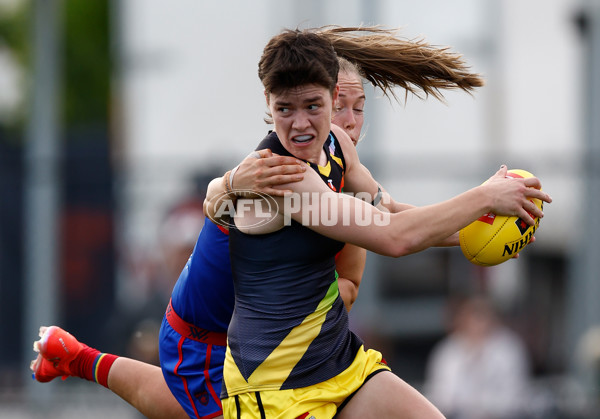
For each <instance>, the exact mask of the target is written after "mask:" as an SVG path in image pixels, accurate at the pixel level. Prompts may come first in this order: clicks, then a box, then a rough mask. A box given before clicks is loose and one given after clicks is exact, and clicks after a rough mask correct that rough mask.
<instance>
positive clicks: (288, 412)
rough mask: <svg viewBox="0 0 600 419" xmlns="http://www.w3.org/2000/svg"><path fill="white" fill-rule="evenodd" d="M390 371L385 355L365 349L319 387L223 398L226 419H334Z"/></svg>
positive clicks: (317, 385) (362, 348)
mask: <svg viewBox="0 0 600 419" xmlns="http://www.w3.org/2000/svg"><path fill="white" fill-rule="evenodd" d="M383 371H390V368H389V367H388V366H387V365H386V364H385V361H383V360H382V357H381V353H379V352H377V351H374V350H372V349H369V350H368V351H365V350H364V347H361V348H360V349H359V350H358V353H357V354H356V357H355V358H354V361H353V362H352V364H351V365H350V366H349V367H348V368H346V369H345V370H344V371H343V372H342V373H341V374H339V375H337V376H335V377H333V378H330V379H329V380H327V381H324V382H322V383H319V384H315V385H312V386H308V387H303V388H298V389H291V390H270V391H260V392H259V391H256V392H253V393H242V394H238V395H235V396H230V397H228V398H226V399H223V413H224V416H225V418H236V419H255V418H256V419H264V418H269V419H271V418H282V419H283V418H285V419H294V418H296V419H310V418H315V419H330V418H333V417H334V416H335V415H336V414H337V413H338V412H341V410H342V409H343V408H344V406H345V405H346V403H348V402H349V401H350V399H351V398H352V396H353V395H354V394H355V393H356V392H357V391H358V390H359V389H360V388H361V387H362V386H363V384H364V383H366V382H367V381H368V380H369V379H370V378H371V377H373V376H374V375H375V374H378V373H380V372H383Z"/></svg>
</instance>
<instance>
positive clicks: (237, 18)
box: [116, 0, 582, 249]
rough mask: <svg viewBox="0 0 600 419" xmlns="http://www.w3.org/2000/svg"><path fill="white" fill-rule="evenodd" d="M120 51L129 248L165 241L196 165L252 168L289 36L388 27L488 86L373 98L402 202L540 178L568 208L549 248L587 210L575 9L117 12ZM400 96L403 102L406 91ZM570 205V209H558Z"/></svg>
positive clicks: (554, 211) (331, 5)
mask: <svg viewBox="0 0 600 419" xmlns="http://www.w3.org/2000/svg"><path fill="white" fill-rule="evenodd" d="M116 4H117V5H118V6H119V7H120V13H121V19H122V21H121V26H120V29H119V30H120V33H121V36H122V38H121V39H120V40H119V45H120V48H121V50H122V53H123V58H124V59H123V63H122V79H121V82H122V88H121V90H120V95H121V104H122V115H121V120H122V127H121V128H122V132H121V137H122V142H123V145H124V148H123V150H124V157H125V162H126V165H125V171H124V172H123V174H124V175H123V178H122V194H123V195H122V196H123V197H124V198H125V201H124V203H125V205H124V207H123V210H124V213H123V214H124V217H123V220H122V226H123V231H122V233H123V239H124V241H125V243H127V244H129V245H132V246H137V245H144V243H149V242H151V241H152V240H153V238H154V234H155V231H154V230H153V229H152V228H149V226H156V225H157V224H158V222H159V220H160V216H161V215H162V212H163V211H164V209H165V208H166V206H168V204H170V203H172V202H173V200H174V199H176V198H177V197H178V196H179V195H180V194H181V193H183V191H184V190H185V188H186V187H187V177H188V175H189V174H190V173H191V172H192V171H194V170H197V169H201V168H205V167H210V166H215V165H218V164H219V163H222V164H223V165H224V167H225V168H226V167H227V166H233V164H234V163H235V162H237V161H239V160H240V159H241V158H243V156H244V155H246V154H247V153H248V152H249V151H250V150H251V149H252V148H253V147H254V145H255V144H256V142H257V141H258V140H259V139H260V138H262V136H263V135H264V133H265V130H266V128H267V127H266V125H265V124H264V122H263V120H262V118H263V116H264V111H265V109H266V107H265V105H264V98H263V95H262V89H261V86H260V82H259V80H258V77H257V74H256V70H257V63H258V59H259V57H260V54H261V52H262V48H263V46H264V44H265V43H266V41H267V40H268V39H269V37H270V36H272V35H273V34H275V33H277V32H278V31H279V30H280V29H281V28H283V27H296V26H300V27H310V26H319V25H324V24H340V25H358V24H361V23H363V24H372V23H377V24H381V25H383V26H387V27H400V28H402V31H401V33H402V34H403V35H405V36H407V37H409V38H413V37H424V38H425V39H427V40H428V41H429V42H431V43H433V44H436V45H449V46H451V47H452V49H453V50H455V51H457V52H460V53H462V54H464V57H465V59H466V61H467V62H468V63H470V64H471V65H472V67H473V69H474V70H475V71H477V72H480V73H482V74H483V76H484V77H485V79H486V83H487V85H486V86H485V87H484V88H482V89H479V91H477V92H475V93H474V94H473V95H472V96H470V95H467V94H465V93H463V92H451V93H448V94H446V99H447V100H446V103H445V104H443V103H440V102H437V101H436V100H434V99H432V98H430V99H428V100H427V101H421V100H419V99H417V98H414V97H409V98H408V100H407V103H406V104H405V105H399V104H396V103H392V104H391V105H390V102H389V101H388V100H387V99H385V98H380V96H381V95H380V94H379V92H368V94H369V101H368V104H367V125H368V131H367V136H366V139H365V142H364V143H363V144H361V145H359V152H360V153H361V155H363V156H364V157H365V161H366V162H367V163H368V164H370V165H371V168H372V169H373V171H374V173H375V174H376V176H377V177H378V178H379V179H380V180H381V181H382V182H383V183H384V185H385V186H386V187H387V188H388V189H389V190H390V191H392V193H393V195H394V196H395V197H397V198H398V199H401V200H403V201H406V202H411V203H415V204H428V203H432V202H435V201H439V200H442V199H446V198H449V197H450V196H452V195H454V194H456V193H459V192H461V191H463V190H465V189H467V188H469V187H472V186H475V185H477V184H478V183H480V182H482V181H483V180H485V179H486V178H487V177H488V176H490V175H491V174H492V173H493V172H494V171H495V170H496V168H497V167H498V166H499V165H500V164H501V163H507V164H508V165H509V167H519V168H524V169H527V170H530V171H532V172H533V173H534V174H536V175H537V176H539V177H540V178H541V179H542V181H543V183H544V188H545V189H546V190H548V191H549V192H550V193H551V194H552V195H553V196H554V197H555V203H553V204H552V205H551V206H548V207H547V209H546V214H547V217H546V219H545V220H544V222H543V223H542V228H541V229H540V230H539V232H538V234H537V237H538V242H537V243H536V246H548V247H551V248H555V247H557V248H559V249H560V248H563V246H564V244H565V243H567V244H568V242H569V240H570V239H571V237H570V234H571V233H570V231H569V230H568V229H567V223H564V222H561V220H563V219H565V218H568V217H569V215H571V214H570V211H571V208H570V205H569V204H568V203H571V202H577V201H578V200H579V199H580V196H579V189H578V180H577V174H578V173H577V162H578V159H579V153H580V150H581V138H580V137H581V133H580V128H579V127H580V124H581V120H580V106H581V99H580V95H581V89H582V87H581V86H579V84H578V81H579V80H580V78H581V77H580V74H581V72H582V70H581V68H580V59H579V53H580V51H579V43H580V41H579V39H578V37H577V33H576V30H575V27H574V24H573V22H572V18H573V15H574V13H575V10H576V6H577V2H576V1H575V0H552V1H546V0H530V1H527V2H519V1H517V0H506V1H504V0H495V1H493V0H489V1H480V0H460V1H452V2H447V1H444V0H426V1H420V2H414V1H408V0H402V1H394V0H379V1H361V0H353V1H343V0H335V1H327V2H321V1H291V0H287V1H276V0H258V1H252V2H246V1H241V0H239V1H228V2H211V1H197V0H178V1H176V2H171V3H170V4H169V7H165V5H164V3H163V2H160V1H158V0H143V1H140V0H138V1H134V0H131V1H128V2H116ZM400 96H402V94H401V95H400ZM556 198H558V199H556Z"/></svg>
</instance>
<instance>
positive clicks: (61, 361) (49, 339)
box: [31, 326, 84, 383]
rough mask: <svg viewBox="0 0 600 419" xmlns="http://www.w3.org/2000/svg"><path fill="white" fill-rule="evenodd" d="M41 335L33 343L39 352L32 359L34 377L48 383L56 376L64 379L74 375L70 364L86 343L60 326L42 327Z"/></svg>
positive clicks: (34, 348) (35, 349)
mask: <svg viewBox="0 0 600 419" xmlns="http://www.w3.org/2000/svg"><path fill="white" fill-rule="evenodd" d="M40 337H41V339H40V340H38V341H35V342H34V343H33V350H34V351H36V352H39V355H38V356H37V359H35V360H33V361H31V370H32V371H33V377H34V378H35V379H36V380H37V381H39V382H40V383H46V382H48V381H52V380H53V379H55V378H56V377H62V378H63V380H64V379H66V378H67V377H68V376H70V375H72V373H71V370H70V368H69V365H70V364H71V361H73V360H74V359H75V357H76V356H77V354H79V352H80V351H81V350H82V349H83V346H84V345H83V344H81V343H80V342H79V341H78V340H77V339H75V337H74V336H73V335H71V334H70V333H69V332H67V331H66V330H63V329H61V328H60V327H58V326H50V327H45V326H42V327H40Z"/></svg>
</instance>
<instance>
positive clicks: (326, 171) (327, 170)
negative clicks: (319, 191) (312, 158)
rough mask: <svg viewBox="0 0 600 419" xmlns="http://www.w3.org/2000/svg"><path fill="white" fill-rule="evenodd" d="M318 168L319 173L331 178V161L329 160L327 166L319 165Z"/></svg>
mask: <svg viewBox="0 0 600 419" xmlns="http://www.w3.org/2000/svg"><path fill="white" fill-rule="evenodd" d="M317 167H318V168H319V173H321V174H322V175H323V176H327V177H329V174H330V173H331V162H330V161H329V160H327V165H326V166H319V165H317Z"/></svg>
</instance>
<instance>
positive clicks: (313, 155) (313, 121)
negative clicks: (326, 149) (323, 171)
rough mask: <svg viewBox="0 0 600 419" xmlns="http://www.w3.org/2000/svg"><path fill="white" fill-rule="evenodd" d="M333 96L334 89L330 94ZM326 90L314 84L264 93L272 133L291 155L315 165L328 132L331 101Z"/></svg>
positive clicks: (330, 96)
mask: <svg viewBox="0 0 600 419" xmlns="http://www.w3.org/2000/svg"><path fill="white" fill-rule="evenodd" d="M333 96H334V97H336V96H337V90H336V91H335V92H334V95H333ZM334 97H332V95H331V93H330V92H329V90H328V89H327V88H325V87H322V86H319V85H316V84H306V85H302V86H298V87H296V88H294V89H290V90H288V91H285V92H281V93H269V94H267V104H268V105H269V110H270V111H271V115H272V116H273V123H274V125H275V132H276V133H277V136H278V137H279V140H280V141H281V144H282V145H283V146H284V147H285V149H286V150H287V151H289V152H290V153H292V154H293V155H294V156H296V157H298V158H300V159H303V160H308V161H310V162H313V163H319V158H320V157H321V155H322V153H321V152H322V149H323V144H324V143H325V140H327V137H328V136H329V130H330V129H331V114H332V109H333V101H334Z"/></svg>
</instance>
